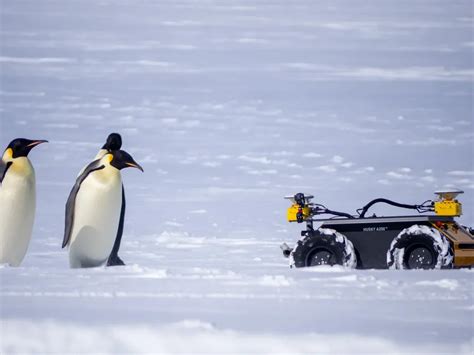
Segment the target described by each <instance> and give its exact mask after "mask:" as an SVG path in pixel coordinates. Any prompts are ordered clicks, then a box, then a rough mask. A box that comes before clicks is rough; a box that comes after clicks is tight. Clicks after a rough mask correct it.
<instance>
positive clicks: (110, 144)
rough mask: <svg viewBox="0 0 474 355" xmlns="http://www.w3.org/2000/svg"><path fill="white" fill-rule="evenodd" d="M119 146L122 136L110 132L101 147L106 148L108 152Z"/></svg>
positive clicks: (120, 145)
mask: <svg viewBox="0 0 474 355" xmlns="http://www.w3.org/2000/svg"><path fill="white" fill-rule="evenodd" d="M121 147H122V137H121V136H120V134H118V133H110V134H109V136H108V137H107V141H106V142H105V144H104V146H103V147H102V149H107V150H108V151H109V152H113V151H114V150H119V149H120V148H121Z"/></svg>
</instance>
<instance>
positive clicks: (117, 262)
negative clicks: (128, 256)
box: [107, 254, 125, 266]
mask: <svg viewBox="0 0 474 355" xmlns="http://www.w3.org/2000/svg"><path fill="white" fill-rule="evenodd" d="M121 265H125V263H124V262H123V260H122V259H120V257H119V256H118V255H117V254H116V255H111V256H109V259H108V260H107V266H121Z"/></svg>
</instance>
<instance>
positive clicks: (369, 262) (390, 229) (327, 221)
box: [281, 193, 474, 269]
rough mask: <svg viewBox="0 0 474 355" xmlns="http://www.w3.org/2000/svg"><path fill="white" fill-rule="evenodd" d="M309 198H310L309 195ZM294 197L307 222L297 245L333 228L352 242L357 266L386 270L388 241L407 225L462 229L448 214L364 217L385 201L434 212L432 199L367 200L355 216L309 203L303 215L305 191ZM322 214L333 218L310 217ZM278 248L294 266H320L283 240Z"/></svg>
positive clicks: (470, 231)
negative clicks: (407, 201)
mask: <svg viewBox="0 0 474 355" xmlns="http://www.w3.org/2000/svg"><path fill="white" fill-rule="evenodd" d="M310 198H312V196H311V197H310ZM293 199H294V201H295V203H296V204H297V205H299V206H300V207H301V209H300V211H299V212H298V213H297V215H296V219H297V222H299V223H302V222H305V223H306V230H304V231H302V232H301V236H302V237H303V238H302V239H301V240H300V241H299V242H298V243H300V244H299V245H300V246H301V244H302V243H304V242H306V241H308V240H314V241H315V242H316V243H317V241H318V240H321V239H322V238H324V235H322V234H321V232H320V230H322V229H324V228H327V229H331V230H335V231H336V232H339V233H340V234H342V235H344V236H345V237H346V238H347V239H348V240H350V241H351V242H352V244H353V246H354V250H355V254H356V257H357V268H358V269H387V268H388V265H387V251H388V250H389V249H390V247H391V243H392V242H393V240H394V238H396V237H397V236H398V235H399V234H400V232H401V231H402V230H404V229H406V228H410V227H411V226H414V225H419V226H428V227H433V225H446V224H455V225H456V226H457V227H456V228H458V227H459V228H464V227H462V226H459V225H458V224H457V223H456V222H455V221H454V218H453V217H450V216H438V215H411V216H410V215H407V216H393V217H392V216H391V217H377V216H375V215H373V216H371V217H366V213H367V211H368V210H369V208H370V207H372V206H373V205H375V204H377V203H386V204H389V205H392V206H395V207H400V208H407V209H413V210H416V211H418V212H419V213H425V212H432V211H434V202H433V201H431V200H428V201H425V202H424V203H423V204H421V205H406V204H401V203H397V202H394V201H391V200H387V199H383V198H379V199H375V200H373V201H371V202H369V203H368V204H367V205H365V206H364V207H363V208H361V209H359V210H357V212H358V216H353V215H350V214H348V213H344V212H338V211H332V210H329V209H327V208H326V207H325V206H323V205H320V204H310V205H311V208H310V212H309V214H310V216H304V214H303V210H302V209H303V207H305V206H308V202H307V201H308V200H307V197H306V196H304V194H302V193H299V194H296V195H295V196H294V197H293ZM321 214H329V215H333V216H334V217H332V218H312V216H315V215H321ZM314 222H319V223H322V224H321V225H320V227H319V228H318V229H316V230H315V229H314V227H313V223H314ZM466 230H467V233H468V234H470V235H471V234H472V230H471V229H466ZM473 242H474V239H473ZM311 243H312V242H311ZM308 244H310V243H308ZM472 247H473V246H472V245H470V246H468V248H469V249H472ZM281 249H282V250H283V255H284V256H285V257H289V256H290V255H291V257H292V258H294V260H293V261H294V265H293V266H295V267H305V266H313V265H319V263H317V264H314V263H313V262H312V261H311V260H309V259H310V257H309V256H308V255H309V254H310V252H309V251H308V252H307V253H306V254H305V253H304V252H303V253H297V254H294V253H292V252H293V250H294V249H296V248H290V247H288V245H287V244H286V243H284V244H283V245H282V246H281ZM300 249H301V248H300ZM328 252H329V253H331V252H332V251H330V250H329V251H328ZM323 263H327V262H323ZM339 263H340V262H337V261H336V260H334V262H329V264H339Z"/></svg>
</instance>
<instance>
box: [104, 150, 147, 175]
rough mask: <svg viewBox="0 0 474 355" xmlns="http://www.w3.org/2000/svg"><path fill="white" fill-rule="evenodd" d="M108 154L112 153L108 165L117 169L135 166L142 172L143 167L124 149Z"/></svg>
mask: <svg viewBox="0 0 474 355" xmlns="http://www.w3.org/2000/svg"><path fill="white" fill-rule="evenodd" d="M110 155H112V160H111V161H110V165H112V166H113V167H115V168H117V169H118V170H122V169H125V168H137V169H139V170H141V171H142V172H143V168H142V167H141V166H140V164H138V163H137V162H136V161H135V160H133V158H132V156H131V155H130V154H128V153H127V152H126V151H124V150H116V151H113V152H111V153H110Z"/></svg>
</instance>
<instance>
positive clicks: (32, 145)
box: [26, 139, 48, 149]
mask: <svg viewBox="0 0 474 355" xmlns="http://www.w3.org/2000/svg"><path fill="white" fill-rule="evenodd" d="M41 143H48V141H47V140H45V139H38V140H36V141H32V142H31V143H30V144H28V145H27V146H26V148H30V149H31V148H33V147H36V146H37V145H39V144H41Z"/></svg>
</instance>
